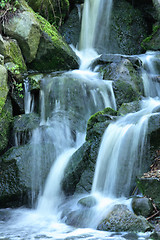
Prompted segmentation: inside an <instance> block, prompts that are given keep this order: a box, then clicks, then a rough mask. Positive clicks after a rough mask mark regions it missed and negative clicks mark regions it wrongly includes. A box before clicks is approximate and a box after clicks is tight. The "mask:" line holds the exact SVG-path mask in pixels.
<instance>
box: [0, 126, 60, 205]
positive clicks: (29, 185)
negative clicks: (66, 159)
mask: <svg viewBox="0 0 160 240" xmlns="http://www.w3.org/2000/svg"><path fill="white" fill-rule="evenodd" d="M39 131H41V133H40V134H44V136H43V137H45V131H44V129H42V128H41V129H39ZM43 131H44V133H42V132H43ZM36 137H37V135H36ZM39 140H40V139H39ZM46 152H47V153H49V154H50V157H49V158H47V157H46ZM51 156H52V157H51ZM44 158H45V161H44ZM54 159H55V150H54V145H53V143H51V142H49V139H48V141H47V142H45V143H42V142H41V143H40V142H38V143H37V142H36V144H35V143H34V141H33V142H32V144H26V145H23V146H20V147H12V148H10V149H9V150H8V151H7V152H5V154H3V155H2V156H1V158H0V168H1V169H2V170H1V178H0V203H1V207H6V205H7V207H13V206H17V202H18V205H19V206H22V204H28V199H30V201H32V200H33V201H34V200H35V199H34V198H33V196H35V197H36V196H37V194H38V193H39V191H40V189H41V188H42V186H43V185H44V183H45V180H46V177H47V176H48V173H49V170H50V167H51V165H52V162H53V161H54ZM31 192H32V198H31V196H30V194H31ZM6 199H7V201H6Z"/></svg>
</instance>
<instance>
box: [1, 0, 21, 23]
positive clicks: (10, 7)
mask: <svg viewBox="0 0 160 240" xmlns="http://www.w3.org/2000/svg"><path fill="white" fill-rule="evenodd" d="M18 4H19V2H18V0H1V1H0V22H3V21H4V20H7V14H8V13H15V12H16V10H17V6H18Z"/></svg>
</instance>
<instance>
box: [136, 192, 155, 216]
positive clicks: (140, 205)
mask: <svg viewBox="0 0 160 240" xmlns="http://www.w3.org/2000/svg"><path fill="white" fill-rule="evenodd" d="M132 209H133V211H134V213H135V214H136V215H142V216H144V217H148V216H150V215H151V214H152V212H153V205H152V202H151V200H150V199H149V198H146V197H134V198H133V199H132Z"/></svg>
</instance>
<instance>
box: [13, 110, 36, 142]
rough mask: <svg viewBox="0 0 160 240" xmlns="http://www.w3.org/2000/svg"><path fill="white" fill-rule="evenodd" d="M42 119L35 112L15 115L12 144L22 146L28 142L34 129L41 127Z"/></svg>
mask: <svg viewBox="0 0 160 240" xmlns="http://www.w3.org/2000/svg"><path fill="white" fill-rule="evenodd" d="M39 124H40V119H39V116H38V115H37V114H35V113H30V114H23V115H19V116H16V117H14V120H13V124H12V125H13V127H12V139H10V143H11V145H12V146H20V145H24V144H27V143H28V142H29V141H30V139H31V137H32V131H33V130H34V129H36V128H37V127H39Z"/></svg>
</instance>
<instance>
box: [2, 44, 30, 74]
mask: <svg viewBox="0 0 160 240" xmlns="http://www.w3.org/2000/svg"><path fill="white" fill-rule="evenodd" d="M3 42H4V49H0V53H1V54H3V55H4V59H5V63H8V62H13V63H14V64H15V65H16V69H15V68H13V69H9V70H10V71H11V72H13V73H14V74H15V70H16V71H18V73H23V72H26V70H27V67H26V64H25V62H24V59H23V56H22V53H21V49H20V48H19V45H18V43H17V41H16V40H14V39H9V40H7V39H6V40H3Z"/></svg>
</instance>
